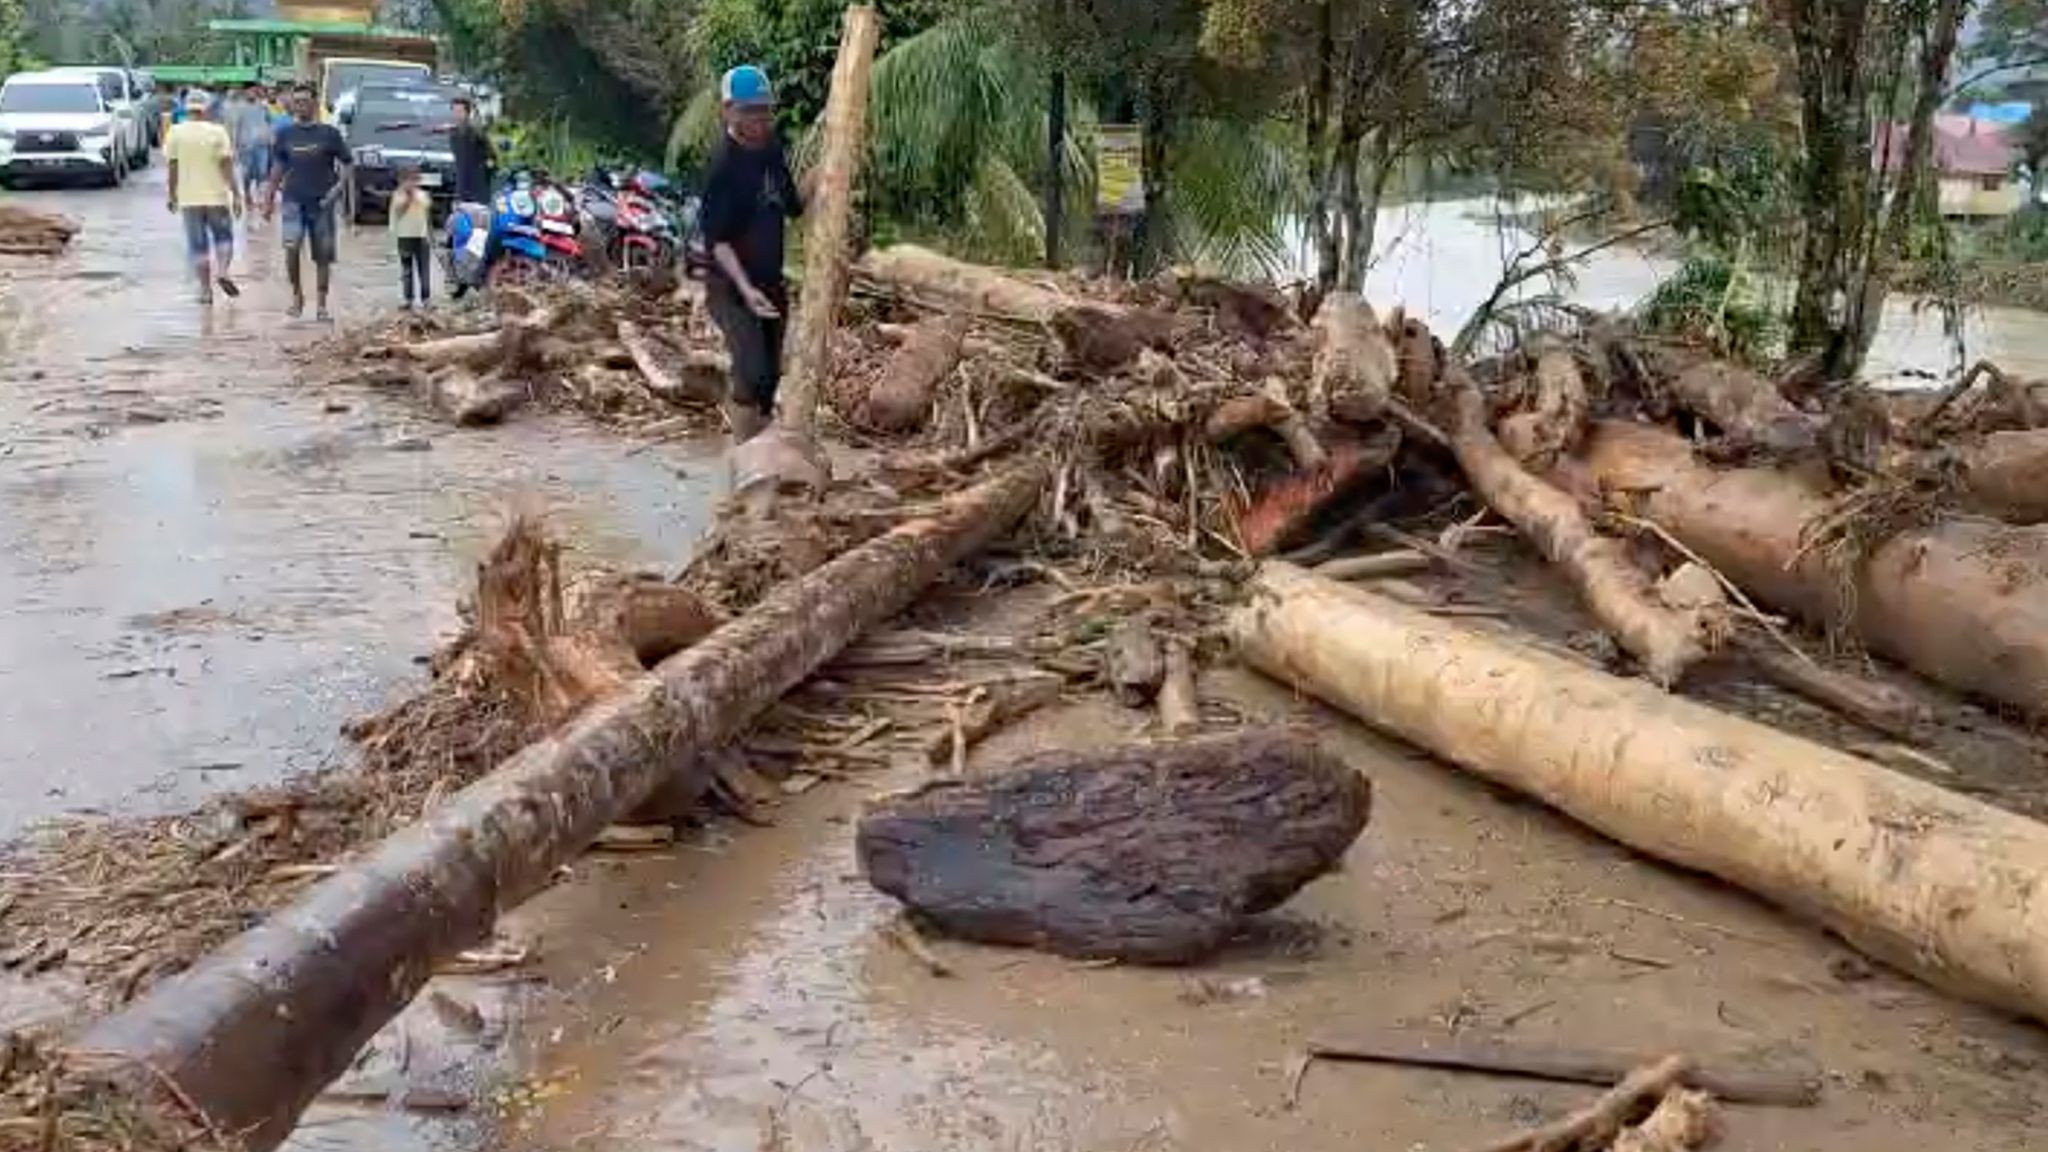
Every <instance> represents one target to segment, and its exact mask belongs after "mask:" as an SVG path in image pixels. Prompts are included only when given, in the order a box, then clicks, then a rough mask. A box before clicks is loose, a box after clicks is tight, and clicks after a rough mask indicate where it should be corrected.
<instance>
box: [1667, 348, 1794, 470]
mask: <svg viewBox="0 0 2048 1152" xmlns="http://www.w3.org/2000/svg"><path fill="white" fill-rule="evenodd" d="M1667 387H1668V389H1669V391H1670V395H1671V399H1672V400H1673V401H1674V402H1675V403H1677V404H1678V406H1679V407H1681V408H1684V409H1686V410H1687V411H1689V412H1692V413H1693V414H1695V415H1697V416H1699V417H1700V418H1702V419H1704V420H1705V421H1707V422H1708V423H1709V424H1712V425H1713V426H1714V427H1715V428H1717V429H1719V430H1720V431H1721V432H1722V433H1723V434H1725V435H1727V436H1728V437H1730V438H1731V439H1733V440H1734V441H1735V442H1736V444H1738V445H1740V446H1742V447H1745V448H1756V449H1761V450H1764V451H1767V452H1771V453H1775V454H1780V455H1793V454H1796V453H1799V452H1804V451H1808V450H1811V449H1812V448H1813V446H1814V445H1815V444H1816V443H1818V440H1819V434H1820V422H1819V421H1817V420H1815V419H1814V418H1813V417H1811V416H1808V415H1807V414H1806V413H1804V412H1801V411H1800V410H1799V409H1797V408H1794V407H1793V406H1792V403H1791V402H1790V401H1788V400H1786V399H1785V397H1784V396H1782V395H1780V394H1779V392H1778V389H1777V386H1776V385H1774V384H1772V383H1771V382H1770V381H1769V380H1766V379H1764V378H1763V377H1761V376H1759V375H1757V374H1756V373H1754V372H1751V371H1749V370H1748V369H1746V368H1742V367H1739V366H1737V365H1734V364H1730V363H1727V362H1726V361H1722V360H1706V361H1702V362H1701V363H1698V364H1694V365H1692V366H1691V367H1689V368H1686V369H1685V370H1683V371H1681V372H1679V373H1678V375H1677V376H1675V377H1673V378H1672V379H1671V380H1670V382H1669V384H1668V385H1667Z"/></svg>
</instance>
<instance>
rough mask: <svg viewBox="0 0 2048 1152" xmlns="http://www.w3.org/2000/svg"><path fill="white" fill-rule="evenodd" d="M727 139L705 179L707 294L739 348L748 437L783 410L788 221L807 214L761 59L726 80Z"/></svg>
mask: <svg viewBox="0 0 2048 1152" xmlns="http://www.w3.org/2000/svg"><path fill="white" fill-rule="evenodd" d="M719 89H720V92H719V94H720V96H721V97H722V99H723V118H724V121H725V138H724V139H723V140H721V141H720V142H719V147H718V151H717V154H716V155H715V156H713V158H712V161H711V168H710V171H709V173H708V174H707V175H706V177H705V181H704V196H703V204H702V208H701V210H700V211H701V214H700V216H699V223H700V226H701V227H702V228H703V231H704V242H705V243H706V244H707V245H709V246H710V248H711V260H712V265H713V267H712V269H711V273H710V275H709V276H707V277H706V278H705V302H706V304H707V306H708V307H709V309H710V312H711V319H712V322H713V323H715V324H717V325H718V329H719V331H720V332H722V333H723V334H724V335H725V342H726V345H727V347H728V348H729V349H730V350H731V352H732V402H731V403H730V404H729V405H728V406H727V416H728V418H729V419H730V420H731V421H732V427H733V435H734V437H735V438H736V439H738V440H747V439H749V438H751V437H752V436H753V435H754V434H755V433H757V432H759V431H760V430H761V429H762V428H764V427H766V426H767V424H768V421H769V420H770V419H772V418H773V417H774V415H775V393H776V389H777V388H778V387H779V386H780V384H781V380H782V330H783V313H784V312H785V311H786V310H787V308H788V304H789V297H788V293H787V291H786V289H785V288H784V285H783V280H782V261H783V255H784V251H783V250H784V243H785V237H784V224H785V222H786V221H787V220H789V219H791V218H793V217H796V216H799V215H801V214H802V213H803V198H802V196H800V195H799V194H798V192H797V186H796V180H795V179H794V178H793V177H792V176H791V175H790V171H789V158H788V155H787V153H786V151H785V150H784V148H783V144H782V137H781V134H780V133H778V132H777V131H776V127H775V89H774V87H773V86H772V85H770V84H769V82H768V74H767V73H766V72H764V71H762V70H761V69H759V68H757V67H754V66H753V65H751V64H749V65H742V66H740V67H738V68H734V69H733V70H732V71H730V72H727V73H726V74H725V77H724V78H723V79H722V80H721V81H720V82H719Z"/></svg>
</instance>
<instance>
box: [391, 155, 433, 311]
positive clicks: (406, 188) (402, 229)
mask: <svg viewBox="0 0 2048 1152" xmlns="http://www.w3.org/2000/svg"><path fill="white" fill-rule="evenodd" d="M386 216H387V218H388V222H387V224H386V227H388V228H389V229H390V230H391V235H392V237H393V238H394V239H396V240H397V241H398V268H399V274H400V277H401V279H402V280H403V282H404V284H405V307H406V310H407V311H411V310H412V305H413V281H414V280H418V281H419V302H420V303H421V304H423V305H424V304H431V303H433V300H434V274H433V272H432V270H431V269H432V261H430V260H429V259H428V253H427V233H428V232H429V231H431V230H432V228H433V220H434V198H433V197H432V196H429V195H427V190H426V189H425V188H422V187H421V186H420V170H419V169H418V168H416V167H415V168H404V169H400V170H399V173H398V189H397V191H394V192H393V193H392V194H391V207H390V210H389V211H388V212H387V213H386Z"/></svg>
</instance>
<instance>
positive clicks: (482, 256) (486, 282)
mask: <svg viewBox="0 0 2048 1152" xmlns="http://www.w3.org/2000/svg"><path fill="white" fill-rule="evenodd" d="M448 246H449V277H450V280H451V281H452V282H453V283H454V284H455V285H456V289H457V291H463V290H466V289H469V288H481V287H496V286H498V285H501V284H517V283H530V282H532V281H535V280H553V279H559V278H560V277H562V276H564V275H573V274H575V273H576V272H577V271H579V270H580V268H581V266H582V262H583V249H582V245H581V243H580V242H579V240H578V238H577V226H576V218H575V209H574V207H573V205H572V204H571V202H570V200H569V197H568V195H567V194H566V193H564V192H563V191H562V189H561V187H560V186H559V185H557V184H555V183H554V182H553V181H551V180H549V179H548V178H547V176H546V175H545V174H544V173H534V172H527V171H523V170H522V171H515V172H513V173H512V174H511V175H510V176H509V177H507V178H506V181H505V186H504V187H503V188H500V189H499V190H498V192H497V194H496V195H494V196H493V197H491V202H490V204H488V205H483V204H457V205H456V206H455V208H454V210H453V211H452V212H450V214H449V218H448Z"/></svg>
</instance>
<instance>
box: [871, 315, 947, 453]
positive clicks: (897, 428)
mask: <svg viewBox="0 0 2048 1152" xmlns="http://www.w3.org/2000/svg"><path fill="white" fill-rule="evenodd" d="M967 319H968V318H967V316H966V314H964V313H955V314H952V315H946V316H935V317H933V318H931V319H929V320H925V321H923V322H921V323H919V324H917V325H915V326H914V327H912V328H911V330H910V332H909V334H908V335H907V336H906V337H905V338H904V341H903V345H902V346H901V347H900V348H898V349H897V350H896V353H895V355H893V356H891V357H890V358H889V363H888V366H887V367H885V368H884V369H883V370H882V374H881V375H880V376H879V377H877V378H876V379H875V383H874V386H873V387H872V388H871V389H870V390H869V391H868V394H867V398H866V403H864V404H863V405H862V406H861V409H860V412H859V414H858V417H857V418H858V420H859V421H860V423H861V424H862V425H864V426H865V427H868V428H871V429H874V430H875V431H879V432H905V431H909V430H911V429H913V428H917V427H920V426H922V425H923V424H924V422H925V419H926V417H927V416H929V415H930V413H931V407H932V397H933V396H934V395H936V394H937V393H938V390H939V385H940V384H942V383H944V382H945V380H946V377H948V376H950V375H952V373H953V369H954V368H955V367H957V366H958V365H959V363H960V349H961V345H962V343H963V341H965V340H966V338H967Z"/></svg>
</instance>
